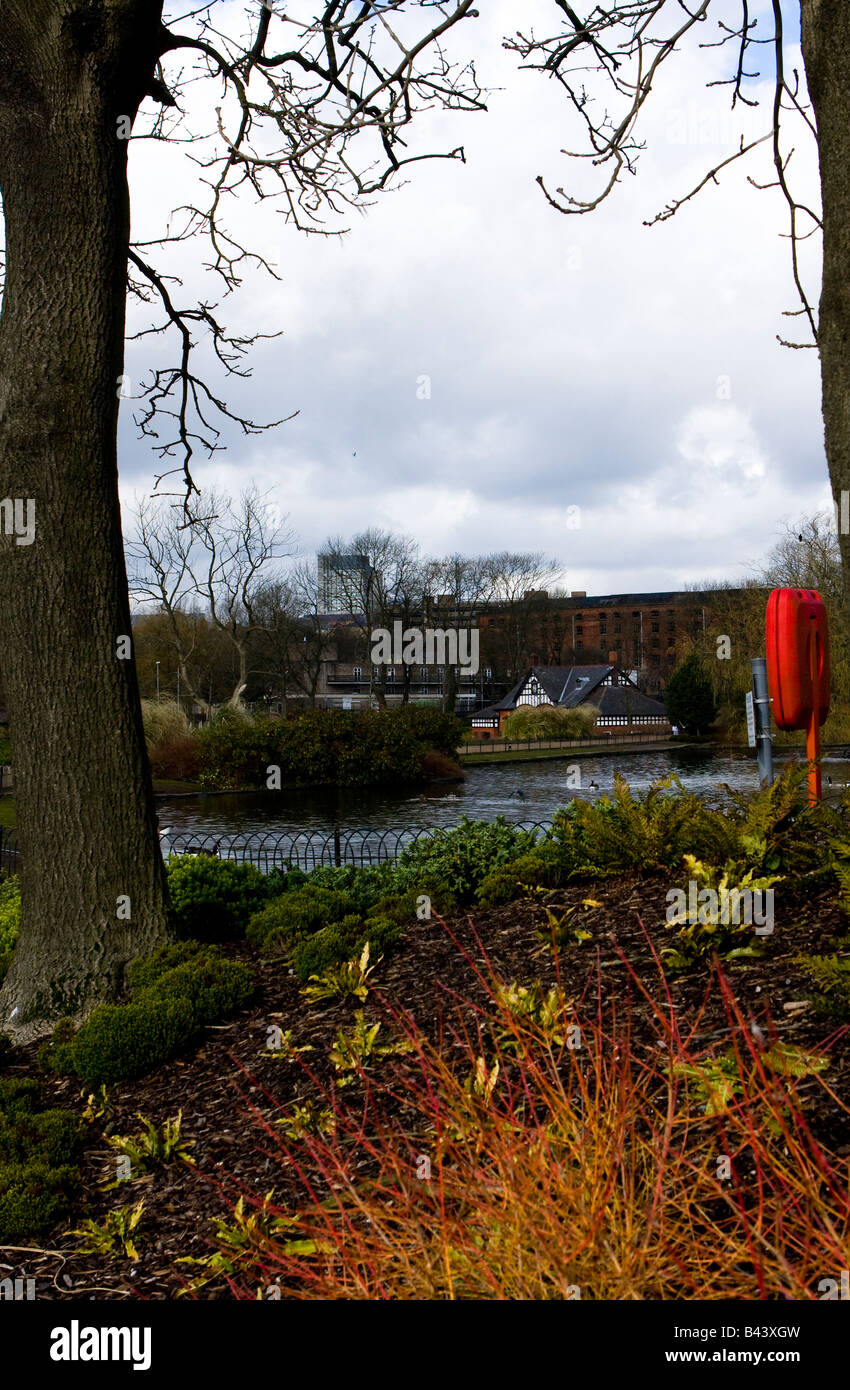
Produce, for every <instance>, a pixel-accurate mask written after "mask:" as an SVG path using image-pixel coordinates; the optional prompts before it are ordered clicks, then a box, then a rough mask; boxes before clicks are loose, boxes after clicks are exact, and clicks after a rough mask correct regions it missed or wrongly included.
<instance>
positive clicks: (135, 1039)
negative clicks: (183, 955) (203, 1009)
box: [74, 993, 196, 1087]
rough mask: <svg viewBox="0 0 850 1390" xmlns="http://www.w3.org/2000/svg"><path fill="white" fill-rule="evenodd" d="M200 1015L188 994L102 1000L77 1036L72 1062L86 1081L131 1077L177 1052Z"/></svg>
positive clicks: (99, 1081)
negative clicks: (129, 1000) (122, 1001)
mask: <svg viewBox="0 0 850 1390" xmlns="http://www.w3.org/2000/svg"><path fill="white" fill-rule="evenodd" d="M195 1026H196V1020H195V1014H194V1011H193V1008H192V1005H191V1003H190V1002H189V1000H188V999H179V998H175V999H158V998H156V997H155V996H154V995H153V994H152V993H146V995H145V997H144V998H143V999H141V1000H140V1001H139V1002H138V1003H131V1004H101V1005H100V1006H99V1007H98V1008H96V1009H95V1010H94V1012H93V1013H92V1014H91V1015H90V1016H89V1018H88V1019H87V1021H86V1022H85V1023H84V1024H83V1026H82V1028H81V1029H80V1031H79V1033H78V1034H77V1036H76V1038H75V1040H74V1065H75V1067H76V1070H77V1073H78V1075H79V1076H80V1077H81V1078H82V1080H83V1081H84V1082H85V1083H86V1085H87V1086H92V1087H97V1086H100V1085H101V1084H102V1083H109V1082H113V1081H130V1080H132V1079H133V1078H134V1077H137V1076H144V1075H145V1074H146V1073H147V1072H150V1071H153V1070H154V1069H155V1068H156V1067H158V1066H160V1065H161V1064H162V1063H163V1062H166V1061H167V1060H168V1058H169V1057H173V1056H174V1053H175V1052H179V1050H180V1048H181V1047H184V1046H185V1044H186V1043H187V1042H188V1041H189V1039H190V1037H191V1036H192V1034H193V1032H194V1031H195Z"/></svg>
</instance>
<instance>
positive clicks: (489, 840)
mask: <svg viewBox="0 0 850 1390" xmlns="http://www.w3.org/2000/svg"><path fill="white" fill-rule="evenodd" d="M534 843H535V836H534V832H533V831H530V830H522V829H519V828H518V827H516V826H513V825H509V824H508V823H507V822H506V821H505V820H504V818H503V817H502V816H499V817H498V818H497V819H496V820H495V821H492V822H488V821H471V820H469V819H468V818H467V817H466V816H464V817H463V819H462V820H461V823H460V825H459V826H457V827H456V828H455V829H453V830H435V831H434V832H433V834H431V835H427V836H422V837H421V838H420V839H416V840H413V841H412V842H411V843H410V844H408V845H405V847H404V849H403V850H402V852H401V854H400V855H399V858H398V865H397V866H398V869H399V870H400V873H401V875H402V876H403V879H404V886H405V887H410V886H413V885H414V884H418V883H423V884H425V883H431V884H435V885H439V886H440V887H441V888H442V889H443V890H445V891H447V892H448V893H451V894H452V895H453V896H454V897H455V899H456V900H457V901H458V902H459V903H467V902H472V901H474V898H475V895H476V893H477V891H478V889H479V887H480V886H481V884H482V882H483V881H484V879H485V878H486V877H487V874H488V873H490V872H491V870H493V869H495V868H498V867H499V865H501V864H508V863H510V862H511V860H513V859H517V858H519V856H520V855H522V854H526V853H528V851H530V850H531V849H533V848H534ZM422 891H423V892H427V891H428V889H427V888H423V890H422Z"/></svg>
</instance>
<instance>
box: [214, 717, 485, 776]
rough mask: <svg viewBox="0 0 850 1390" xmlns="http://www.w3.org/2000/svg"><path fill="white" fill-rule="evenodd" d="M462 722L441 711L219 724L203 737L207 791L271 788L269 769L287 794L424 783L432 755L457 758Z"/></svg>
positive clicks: (218, 722)
mask: <svg viewBox="0 0 850 1390" xmlns="http://www.w3.org/2000/svg"><path fill="white" fill-rule="evenodd" d="M462 732H463V725H462V723H461V721H460V720H459V719H458V718H457V717H456V716H455V715H451V714H445V713H443V712H442V711H440V710H434V709H412V708H410V707H409V706H408V707H407V708H401V709H395V710H381V711H374V710H364V711H346V710H304V711H300V712H299V713H297V714H295V715H293V716H292V717H291V718H289V719H278V720H274V719H269V718H267V717H265V716H263V717H261V718H257V719H245V718H244V717H242V718H239V719H232V718H229V717H228V718H224V719H217V720H211V721H210V723H209V724H207V725H206V726H205V727H204V728H203V729H202V730H201V731H200V732H199V734H198V745H199V748H200V753H201V773H200V777H201V781H202V782H203V783H204V785H205V786H210V787H215V788H219V789H221V788H226V787H258V788H263V787H265V786H266V777H267V771H266V770H267V768H268V767H269V766H277V767H279V768H280V769H281V774H282V778H283V782H284V784H285V785H287V786H307V785H322V784H326V785H327V784H333V785H336V786H341V787H353V786H368V785H370V784H380V783H390V784H393V785H399V784H401V783H405V782H416V781H420V780H421V779H422V775H423V759H424V757H425V754H426V753H427V752H428V751H429V750H430V749H436V750H437V751H438V752H440V753H444V754H445V755H446V756H448V757H453V756H454V754H455V751H456V749H457V747H458V744H459V743H460V740H461V736H462Z"/></svg>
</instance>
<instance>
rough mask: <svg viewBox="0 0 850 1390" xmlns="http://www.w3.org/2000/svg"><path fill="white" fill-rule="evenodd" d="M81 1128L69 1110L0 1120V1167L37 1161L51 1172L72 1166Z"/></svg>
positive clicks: (42, 1112)
mask: <svg viewBox="0 0 850 1390" xmlns="http://www.w3.org/2000/svg"><path fill="white" fill-rule="evenodd" d="M79 1142H80V1127H79V1123H78V1121H77V1117H76V1115H74V1114H72V1113H71V1111H70V1110H40V1111H37V1112H31V1111H23V1112H19V1113H18V1114H16V1115H14V1116H4V1117H3V1118H2V1119H0V1164H7V1163H28V1162H32V1160H33V1159H34V1158H38V1159H39V1160H40V1161H43V1162H45V1163H47V1164H49V1165H50V1167H51V1168H61V1167H62V1166H63V1165H64V1164H68V1163H73V1162H74V1160H75V1158H76V1156H77V1151H78V1149H79Z"/></svg>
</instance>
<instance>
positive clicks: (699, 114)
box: [121, 0, 829, 593]
mask: <svg viewBox="0 0 850 1390" xmlns="http://www.w3.org/2000/svg"><path fill="white" fill-rule="evenodd" d="M215 8H216V9H217V10H221V11H223V12H224V14H223V15H222V16H221V17H220V19H219V23H220V25H221V27H228V23H229V25H230V26H232V25H235V24H238V16H239V15H241V14H242V13H243V9H242V7H241V6H239V7H237V6H229V5H225V4H221V5H219V6H216V7H215ZM714 9H716V14H713V16H712V23H711V25H710V26H709V25H706V26H702V31H701V33H700V35H699V38H700V39H701V40H702V41H706V40H708V39H714V38H715V37H716V32H717V31H716V27H715V25H716V19H719V18H722V17H723V15H724V13H727V14H729V15H731V14H734V13H736V12H739V9H740V6H739V5H737V4H734V5H728V6H727V5H724V4H723V3H722V0H721V3H719V4H716V6H715V7H713V10H714ZM752 9H753V6H752V5H751V10H752ZM769 9H770V6H769V5H757V6H756V10H757V11H758V12H759V13H761V12H762V11H763V12H764V13H765V20H766V24H765V31H764V32H765V33H767V32H769V29H768V28H767V12H768V11H769ZM480 10H481V17H480V18H479V19H478V20H477V21H474V22H471V23H467V24H464V25H463V26H462V27H461V32H460V33H459V35H458V38H457V41H456V45H455V47H456V49H457V50H458V51H464V52H467V53H469V54H474V56H475V58H476V61H477V67H478V71H479V76H480V78H481V80H482V81H483V82H484V83H485V84H486V85H488V86H491V87H498V88H501V89H502V90H498V91H495V92H493V93H492V95H491V96H490V98H489V100H488V105H489V111H488V112H487V113H484V114H473V115H453V116H446V115H444V114H439V115H437V114H426V115H424V116H423V117H422V119H421V123H420V125H419V127H418V135H417V139H418V141H419V147H420V148H425V147H430V148H434V149H445V148H451V147H452V146H454V145H457V144H460V143H462V144H463V145H464V147H465V150H466V159H467V162H466V164H465V165H464V164H461V163H459V162H449V161H445V160H440V161H433V162H430V163H420V164H417V165H415V166H414V167H413V169H412V170H411V171H408V172H409V178H410V181H409V182H408V183H407V185H406V186H404V187H402V188H401V189H400V190H399V191H397V192H393V193H390V194H388V195H384V196H383V198H382V199H381V200H380V201H378V202H377V203H376V204H375V205H374V206H372V207H370V208H369V209H368V211H367V212H366V213H365V214H364V215H358V214H355V215H354V216H353V217H351V216H349V218H348V223H349V225H350V226H351V230H350V232H349V233H348V234H347V236H345V238H343V239H342V240H335V239H334V240H324V239H322V238H317V237H313V238H308V237H305V236H303V235H302V234H301V233H299V232H298V231H297V230H296V229H294V228H292V227H288V226H286V225H284V223H283V220H282V218H280V217H279V216H276V215H275V214H274V213H273V211H272V210H271V208H270V207H268V206H266V205H263V207H262V208H258V207H257V206H256V205H255V204H253V203H252V202H251V201H250V200H249V199H248V197H247V195H246V196H245V199H244V201H243V202H242V203H241V204H240V205H239V206H238V207H237V206H234V207H233V209H232V211H230V212H229V213H228V216H229V219H230V224H231V225H233V226H235V227H238V228H239V229H240V230H242V232H243V233H244V234H247V235H250V237H251V239H252V242H253V244H254V245H255V246H256V247H257V249H259V250H261V251H263V252H264V254H266V255H267V256H268V257H269V258H270V259H271V260H272V261H274V262H275V263H276V265H277V268H278V273H279V275H280V277H281V279H280V281H279V282H275V281H273V280H270V279H268V277H265V276H263V275H261V274H257V275H251V276H248V277H247V278H246V281H245V284H244V285H243V287H242V289H241V290H240V291H239V292H238V293H237V295H235V296H234V297H232V300H231V301H229V307H228V308H227V315H228V322H229V323H231V324H233V325H234V326H235V327H238V328H240V329H246V330H252V329H253V330H262V331H265V332H276V331H278V330H281V331H282V336H281V337H279V338H277V339H276V340H275V341H274V342H267V343H263V344H260V345H258V347H257V348H256V349H255V350H254V352H253V355H252V359H251V360H252V366H253V370H254V375H253V378H252V380H251V381H250V382H242V381H238V380H231V381H230V382H229V383H227V384H225V383H224V382H223V381H222V379H221V377H220V376H219V377H218V378H214V379H213V384H214V386H216V387H217V388H220V390H221V392H222V394H226V395H227V399H228V400H229V403H230V404H231V406H232V407H233V408H234V409H236V410H238V411H240V412H242V413H244V414H247V415H251V416H253V417H255V418H264V419H270V418H275V417H279V416H282V415H288V414H290V413H291V412H292V411H296V410H297V411H298V412H299V414H298V416H297V418H296V419H294V420H292V421H291V422H290V423H288V424H284V425H282V426H280V427H279V428H277V429H275V430H273V431H272V432H270V433H268V434H265V435H262V436H260V437H254V438H248V439H245V438H243V437H242V436H241V435H240V434H239V433H238V432H230V433H229V434H227V435H226V436H225V439H226V442H227V444H228V448H227V451H226V452H225V453H223V454H220V455H218V456H217V458H216V460H215V461H214V462H205V461H202V460H199V461H198V462H197V465H196V472H195V476H196V480H197V481H198V482H199V484H200V485H201V486H210V485H213V484H216V485H220V486H224V487H225V488H228V489H230V490H232V491H238V489H239V488H240V487H241V486H243V485H244V484H245V483H246V482H248V481H249V480H252V479H253V480H256V481H257V483H258V484H259V486H260V487H261V488H263V489H271V490H272V498H273V500H274V501H276V502H277V504H278V505H279V506H280V508H281V510H282V511H283V512H287V513H289V516H290V520H291V525H292V526H293V528H294V529H295V531H296V532H297V533H298V537H299V545H300V548H301V551H302V553H304V554H311V553H314V552H315V550H316V549H317V547H318V546H320V545H321V543H322V541H323V540H324V539H325V537H326V536H328V535H329V534H331V533H334V534H335V533H342V534H349V533H352V532H354V531H356V530H357V529H360V528H362V527H365V526H369V525H377V526H385V527H390V528H393V529H397V530H401V531H405V532H407V533H409V534H411V535H413V536H415V537H416V539H417V540H418V541H419V543H420V544H421V546H422V548H423V550H424V551H425V552H427V553H430V554H441V553H447V552H450V551H454V550H459V551H464V552H469V553H472V552H480V551H487V550H493V549H507V548H509V549H519V548H522V549H530V550H543V551H545V552H546V553H547V554H549V555H551V556H554V557H555V558H556V559H557V560H558V561H559V562H560V564H561V565H562V566H563V571H564V580H565V583H566V584H567V586H568V587H569V588H570V589H584V590H586V591H587V592H588V593H605V592H615V591H622V590H625V591H639V590H653V589H663V588H678V587H681V586H682V585H683V583H685V582H686V581H699V580H703V579H707V578H711V577H714V578H724V577H725V578H730V579H734V578H736V577H740V576H741V575H743V574H745V573H746V571H747V566H748V565H750V564H752V563H754V562H757V561H758V560H759V558H761V557H762V556H763V555H764V554H765V553H766V552H767V550H768V549H769V548H770V546H771V544H772V543H773V542H774V541H775V539H776V538H777V535H778V534H779V531H780V530H781V527H782V524H783V522H784V521H785V520H790V519H793V518H796V517H798V516H799V515H801V514H803V513H807V512H811V511H814V510H817V509H819V508H822V507H824V506H826V505H828V504H829V490H828V487H827V475H826V461H825V457H824V450H823V431H822V423H821V418H820V408H819V380H818V363H817V359H816V354H815V353H814V352H813V351H805V352H802V351H801V352H792V351H789V350H787V349H784V348H782V347H780V345H779V344H778V343H777V341H776V335H777V333H781V334H784V335H786V336H793V335H794V334H795V333H797V332H798V331H799V320H796V319H788V318H783V317H782V310H783V309H789V308H795V307H796V305H795V301H794V297H793V285H792V283H791V276H790V263H789V249H788V242H787V240H783V239H782V237H781V236H780V233H781V232H784V231H785V230H786V228H787V217H786V211H785V206H784V204H783V203H782V201H781V199H780V198H779V197H778V195H777V194H776V193H775V192H758V191H756V190H755V189H754V188H752V187H750V186H748V184H747V182H746V174H747V173H749V174H751V175H753V176H754V177H757V178H758V179H760V180H761V181H765V180H767V179H769V178H770V177H771V172H770V164H769V162H768V161H767V160H766V159H765V158H764V157H761V155H759V157H758V159H757V162H756V163H747V165H746V167H744V166H743V165H741V164H739V165H736V166H733V167H732V168H731V169H730V170H728V171H726V172H725V173H724V174H723V175H722V176H721V182H720V185H719V186H714V185H710V186H709V187H707V188H706V189H705V190H704V191H703V192H702V194H701V195H700V196H699V198H698V199H696V200H695V201H693V202H691V203H689V204H688V205H687V206H686V207H685V208H683V209H682V211H681V212H680V213H679V214H678V215H677V216H676V217H675V218H673V219H672V220H671V221H669V222H666V223H664V224H661V225H658V226H655V227H653V228H647V227H645V226H644V225H643V222H644V219H646V218H649V217H651V216H652V215H653V214H655V213H656V212H658V211H660V210H661V209H662V208H663V207H664V206H665V204H666V203H667V202H668V201H669V200H670V198H672V197H674V196H676V195H682V194H684V193H686V192H687V191H688V190H689V188H690V187H691V186H692V185H693V184H695V183H697V182H698V181H699V180H700V178H701V177H702V176H703V174H704V173H705V172H706V171H707V169H708V168H710V167H711V166H712V165H713V164H716V163H717V162H718V161H719V160H720V159H721V158H723V157H724V155H725V154H726V153H729V152H731V150H732V148H733V147H734V145H735V143H736V141H737V134H736V132H737V131H738V130H740V129H741V128H743V127H742V126H741V125H740V124H739V123H738V122H734V123H733V122H731V121H730V119H729V117H728V114H727V112H728V90H726V89H723V88H714V89H712V90H710V91H706V90H705V86H704V83H705V80H706V77H713V76H725V75H726V74H727V72H728V68H729V63H730V61H731V59H732V56H733V55H732V54H731V53H730V52H729V51H728V50H726V51H724V50H720V51H717V50H708V51H702V52H699V51H698V50H697V48H696V42H694V44H692V45H691V46H690V47H689V48H688V49H687V50H685V51H683V53H682V54H681V55H679V56H678V57H677V58H674V59H673V60H671V61H670V63H669V64H668V65H667V72H666V74H665V75H664V76H663V78H662V79H661V80H660V81H659V82H658V84H657V88H656V90H655V92H654V95H653V99H652V100H651V101H650V103H649V106H648V108H647V113H646V114H647V119H646V121H645V123H644V126H643V135H644V137H645V139H646V141H647V149H646V151H645V153H644V154H643V155H642V156H641V159H640V163H639V166H638V175H637V177H634V178H632V177H627V178H626V181H625V183H624V184H623V185H622V186H620V187H619V189H618V190H616V191H615V193H614V194H613V195H612V197H611V198H610V199H609V201H608V202H607V203H606V204H604V205H603V206H602V207H600V208H599V209H598V210H597V211H596V212H594V213H592V214H589V215H587V216H583V217H564V216H560V215H559V214H558V213H556V212H554V211H553V210H552V209H551V208H549V206H548V205H547V203H546V202H545V200H544V198H543V195H542V193H541V192H540V190H539V188H538V187H537V186H536V184H535V177H536V176H537V175H538V174H543V175H544V177H545V178H546V180H547V183H548V184H549V185H550V186H551V187H553V188H554V187H557V186H558V185H564V186H566V187H568V188H569V189H570V190H572V189H576V190H578V191H581V189H582V188H584V187H587V184H586V183H583V182H579V181H578V175H577V173H576V172H575V170H574V166H573V165H571V164H570V162H569V161H568V160H566V159H565V158H564V157H563V156H562V155H561V154H560V153H559V151H560V150H561V148H562V147H564V146H565V145H566V144H567V143H568V141H569V139H570V135H571V133H573V132H574V129H575V128H574V127H573V126H571V124H570V121H569V116H568V111H567V109H566V105H565V101H564V98H563V96H562V95H561V94H560V93H559V92H558V90H557V88H556V87H555V85H554V84H552V83H550V82H547V81H546V80H545V79H544V78H543V77H542V76H541V75H540V74H537V73H532V72H519V71H517V68H516V59H515V58H514V57H513V56H512V55H510V54H507V53H505V52H504V51H503V50H502V48H501V42H500V40H501V37H502V35H503V34H504V33H507V32H510V31H511V30H512V29H516V27H517V23H518V19H519V22H521V24H522V27H523V28H524V29H527V28H528V27H529V26H530V23H531V21H532V20H533V19H534V18H535V17H539V22H540V28H541V30H545V29H552V28H555V27H556V22H552V16H554V15H555V13H556V12H555V7H554V5H553V4H552V0H521V4H519V3H518V2H517V0H482V3H481V5H480ZM228 16H229V19H228ZM520 16H521V18H520ZM547 19H548V21H549V22H547ZM275 23H276V21H275V20H273V21H272V25H273V26H274V24H275ZM709 28H710V30H711V32H708V31H709ZM790 37H791V42H790V44H789V46H788V53H787V55H786V63H787V66H788V67H789V68H793V67H794V66H797V67H800V68H801V67H802V64H801V61H800V56H799V48H798V35H796V34H794V35H791V36H790ZM769 56H770V50H769V49H765V50H763V51H762V53H761V54H759V57H760V58H763V59H764V63H765V72H766V74H767V76H768V77H769V75H770V73H769V67H768V60H769ZM600 91H601V89H600ZM761 94H762V99H763V100H762V106H761V108H760V113H759V115H758V117H757V118H753V117H752V115H751V113H745V114H747V115H748V116H749V120H748V123H747V124H746V127H745V128H746V130H747V132H751V131H752V130H754V129H755V124H754V120H756V119H757V120H759V121H761V119H765V120H766V119H767V114H766V113H767V111H768V110H769V99H770V92H769V83H767V84H765V86H763V87H762V89H761ZM765 99H766V100H765ZM219 100H220V97H219V89H218V87H217V85H216V84H215V83H212V84H211V89H210V84H206V90H204V86H203V84H198V85H197V86H196V87H195V88H193V92H192V101H193V103H195V102H201V101H203V102H205V103H207V104H208V105H209V106H215V105H216V104H217V103H218V101H219ZM761 113H765V114H764V117H762V115H761ZM761 128H762V127H761V126H759V133H760V131H761ZM793 143H794V144H795V146H796V153H795V155H794V160H793V163H792V169H796V173H797V177H798V179H799V180H800V185H799V186H800V187H802V188H803V189H804V191H805V192H806V193H807V194H809V195H810V196H816V191H815V192H812V190H813V189H814V190H816V178H815V175H816V152H815V150H814V148H813V147H812V146H811V145H810V144H807V143H806V141H805V140H804V139H803V138H802V137H797V138H795V140H794V142H793ZM186 148H187V147H186V146H182V147H181V146H176V147H175V148H174V149H172V150H168V149H166V148H164V147H163V146H162V145H157V144H154V143H153V142H150V141H138V142H134V144H133V145H132V146H131V170H132V188H133V215H134V228H135V232H136V235H137V236H146V235H150V234H152V232H153V231H154V229H155V228H156V227H157V226H160V225H161V224H162V221H163V219H164V217H165V216H166V214H167V211H168V208H169V207H170V206H172V205H177V204H178V203H180V202H182V201H185V199H186V189H187V182H188V181H189V180H191V179H192V178H193V177H194V173H193V171H192V166H191V165H188V164H187V161H186ZM570 179H572V180H573V182H569V180H570ZM808 251H809V260H810V261H811V260H812V257H813V256H815V255H816V254H817V248H816V247H815V246H814V245H813V244H810V246H809V248H808ZM203 260H204V256H203V254H202V253H201V251H200V249H199V248H198V247H196V248H195V250H194V251H193V252H192V253H191V257H190V259H189V260H188V261H186V260H184V262H183V265H184V271H185V284H184V289H183V291H182V298H183V300H185V301H186V302H188V301H189V299H190V297H191V295H192V293H193V292H195V293H200V294H202V295H204V296H205V297H206V298H207V299H213V298H215V297H217V294H218V291H217V290H216V289H215V286H214V285H213V284H212V283H210V281H209V280H208V279H207V277H205V276H204V275H203V274H202V273H201V272H200V269H199V267H200V265H201V262H202V261H203ZM812 270H813V271H814V283H813V290H814V293H815V294H816V293H817V265H816V264H815V265H813V266H811V265H810V271H812ZM178 297H179V296H178ZM152 351H153V348H152V346H151V344H150V340H142V342H141V343H140V344H135V345H131V348H130V351H129V354H128V365H127V371H128V373H129V375H130V378H131V381H132V382H134V383H136V384H137V383H138V381H139V379H140V378H141V377H142V376H143V374H144V371H145V369H146V368H147V367H149V365H150V362H151V360H153V359H152V356H151V354H152ZM423 377H428V378H429V379H430V398H425V399H421V398H420V397H421V396H422V395H423V394H424V393H423V391H422V389H421V384H420V383H421V379H422V378H423ZM133 405H134V403H133V402H132V401H130V400H128V401H125V402H124V403H123V407H122V434H121V440H122V453H121V477H122V497H123V499H124V502H125V506H126V505H127V503H128V502H129V500H130V499H131V498H132V495H133V494H134V493H135V492H140V491H141V492H149V491H150V490H151V488H152V485H153V476H154V473H155V471H157V463H156V460H155V458H154V456H153V455H152V454H151V452H150V450H149V446H148V445H147V444H145V443H144V442H139V441H138V440H137V438H136V433H137V432H136V430H135V429H134V428H133V425H132V419H131V410H132V408H133ZM576 509H578V510H577V511H576Z"/></svg>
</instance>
